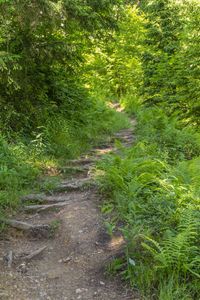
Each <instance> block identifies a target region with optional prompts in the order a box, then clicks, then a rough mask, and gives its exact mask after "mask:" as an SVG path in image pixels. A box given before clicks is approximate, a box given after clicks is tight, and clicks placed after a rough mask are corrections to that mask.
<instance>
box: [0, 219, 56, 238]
mask: <svg viewBox="0 0 200 300" xmlns="http://www.w3.org/2000/svg"><path fill="white" fill-rule="evenodd" d="M0 222H2V223H5V224H7V225H9V226H11V227H14V228H16V229H19V230H23V231H25V232H26V233H27V234H28V235H29V236H40V237H41V236H42V237H48V236H49V231H50V229H51V226H50V225H48V224H36V225H34V224H30V223H26V222H22V221H17V220H13V219H5V218H0Z"/></svg>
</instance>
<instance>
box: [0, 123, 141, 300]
mask: <svg viewBox="0 0 200 300" xmlns="http://www.w3.org/2000/svg"><path fill="white" fill-rule="evenodd" d="M116 138H117V139H118V140H119V141H120V142H121V143H123V144H124V145H126V144H128V145H129V144H131V143H133V141H134V134H133V127H131V128H129V129H127V130H123V131H121V132H119V133H118V134H117V135H116ZM114 140H115V138H114V139H112V140H111V142H110V143H109V144H108V143H107V142H106V143H104V144H102V145H101V146H100V147H99V149H96V150H95V151H94V152H93V154H92V155H90V156H89V155H88V156H87V157H83V158H80V159H77V160H70V161H68V163H67V166H64V168H72V169H73V167H74V168H75V169H76V171H78V170H79V169H81V168H82V169H83V172H82V174H81V172H74V173H73V174H75V176H76V177H75V178H74V179H72V180H63V181H62V182H61V183H59V184H56V185H55V189H54V192H53V194H52V195H51V196H49V195H46V194H45V193H42V194H30V195H24V196H23V197H21V201H22V203H23V202H24V203H25V204H26V205H25V206H24V211H23V212H22V213H21V215H18V217H17V219H21V221H18V220H14V219H3V218H1V219H0V222H3V223H6V224H7V225H9V226H10V229H9V230H8V233H9V234H8V235H7V236H5V237H4V240H0V265H1V269H0V299H9V300H12V299H15V300H36V299H44V300H75V299H83V300H92V299H98V300H110V299H116V300H122V299H139V296H138V294H137V293H136V292H133V291H132V290H130V289H129V288H126V286H125V284H124V283H122V282H121V281H120V279H119V278H115V279H111V278H109V277H106V276H105V275H104V265H105V263H108V262H109V261H111V260H112V258H113V257H117V256H119V255H121V253H122V251H123V244H124V239H123V237H122V236H121V235H118V236H114V237H110V236H109V235H107V234H106V232H105V227H104V224H103V221H102V215H101V212H100V209H99V204H100V203H99V200H98V198H99V195H98V189H97V184H96V182H95V181H94V179H93V177H91V174H90V172H89V170H90V168H93V167H92V166H93V163H94V161H95V160H96V159H100V157H101V153H107V152H109V151H114V146H113V142H114ZM83 176H85V177H83ZM27 201H28V202H29V203H30V205H28V204H27ZM27 212H28V214H27ZM44 238H45V240H44ZM5 258H6V259H5Z"/></svg>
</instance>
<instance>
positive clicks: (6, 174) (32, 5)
mask: <svg viewBox="0 0 200 300" xmlns="http://www.w3.org/2000/svg"><path fill="white" fill-rule="evenodd" d="M113 8H114V9H115V13H116V12H117V11H118V10H119V3H118V1H117V0H113V1H107V0H106V1H97V2H96V1H87V2H83V1H80V0H74V1H71V0H70V1H47V0H44V1H41V0H40V1H37V0H36V1H29V0H26V1H15V0H11V1H10V0H9V1H6V0H5V1H0V15H1V16H0V214H2V213H5V211H6V210H9V209H10V208H12V209H14V208H15V207H17V206H18V204H19V201H18V195H19V193H21V192H22V190H24V189H27V188H28V187H30V186H31V185H32V188H35V189H38V186H39V185H38V184H37V183H36V181H35V178H36V177H38V176H40V175H42V173H44V174H50V173H52V174H54V173H55V170H56V169H57V167H59V165H60V164H62V162H63V161H65V163H66V158H75V157H78V156H80V155H81V153H83V152H84V151H86V150H89V149H90V147H91V145H95V144H97V143H98V142H99V141H100V140H102V139H103V137H104V136H105V135H108V134H112V133H113V132H115V131H118V130H119V129H120V128H122V127H126V126H129V120H128V118H127V117H125V116H123V115H120V114H119V113H115V112H114V111H113V110H111V109H110V108H108V107H107V106H106V105H105V102H106V101H107V102H109V101H110V99H109V98H108V97H106V98H105V96H104V98H103V99H102V96H100V95H99V93H98V92H96V91H94V89H93V90H92V89H90V90H89V89H88V88H87V87H86V84H87V82H86V77H88V75H87V73H88V71H87V70H86V65H87V61H86V59H85V55H86V54H87V55H89V54H90V52H91V49H92V47H93V46H92V43H93V42H92V41H94V42H95V43H98V41H100V40H102V39H103V38H104V37H106V36H107V35H108V34H109V32H113V31H114V30H115V28H116V26H117V23H116V16H115V13H114V11H113ZM51 170H53V171H52V172H51ZM43 176H44V175H43Z"/></svg>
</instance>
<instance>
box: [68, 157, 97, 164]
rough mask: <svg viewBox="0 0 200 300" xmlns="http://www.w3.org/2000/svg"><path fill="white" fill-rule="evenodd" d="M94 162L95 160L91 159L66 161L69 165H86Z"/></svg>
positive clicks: (83, 158)
mask: <svg viewBox="0 0 200 300" xmlns="http://www.w3.org/2000/svg"><path fill="white" fill-rule="evenodd" d="M94 162H95V159H94V158H92V157H82V158H78V159H71V160H68V161H67V164H69V165H87V164H92V163H94Z"/></svg>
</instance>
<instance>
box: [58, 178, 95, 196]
mask: <svg viewBox="0 0 200 300" xmlns="http://www.w3.org/2000/svg"><path fill="white" fill-rule="evenodd" d="M97 187H98V185H97V183H96V182H95V181H94V179H93V178H91V177H89V178H88V177H87V178H82V179H78V180H74V179H72V180H63V181H62V182H61V183H57V184H56V185H55V187H54V190H55V191H60V192H61V191H76V190H82V189H84V190H85V189H91V188H97Z"/></svg>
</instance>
